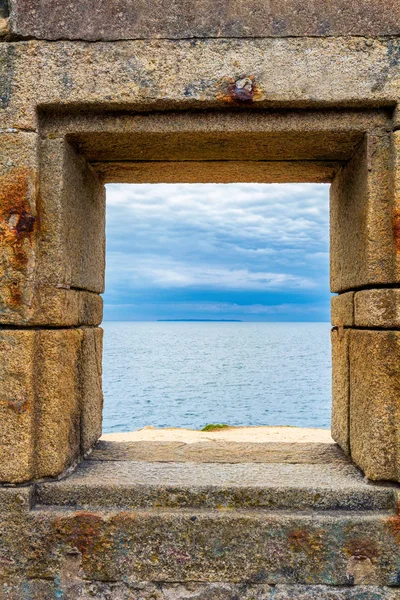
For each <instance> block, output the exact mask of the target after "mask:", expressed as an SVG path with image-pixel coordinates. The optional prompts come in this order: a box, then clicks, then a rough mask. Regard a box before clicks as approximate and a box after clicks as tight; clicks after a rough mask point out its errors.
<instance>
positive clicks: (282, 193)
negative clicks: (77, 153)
mask: <svg viewBox="0 0 400 600" xmlns="http://www.w3.org/2000/svg"><path fill="white" fill-rule="evenodd" d="M328 209H329V207H328V186H326V185H310V184H298V185H294V184H288V185H282V184H274V185H263V184H219V185H216V184H206V185H200V184H199V185H197V184H191V185H190V184H176V185H173V184H157V185H145V184H139V185H133V186H128V185H109V186H107V271H106V286H107V293H106V295H105V303H106V308H107V305H108V303H109V304H110V306H111V303H112V305H113V306H114V307H115V306H116V305H117V304H118V299H119V300H120V305H121V306H122V305H124V306H125V307H126V306H127V305H129V304H130V302H129V298H130V299H137V298H141V303H140V302H139V304H137V305H136V306H135V317H136V316H137V315H138V314H139V315H140V314H141V313H143V317H144V318H145V317H146V315H148V308H149V306H150V304H151V303H152V300H153V299H154V298H155V296H156V295H157V294H159V295H160V294H161V295H162V298H161V297H160V299H159V309H160V311H159V312H160V314H163V315H164V311H165V309H168V307H169V308H170V309H171V306H172V300H173V301H174V302H175V303H179V302H183V301H184V300H185V298H186V297H187V296H188V294H190V297H191V301H192V302H195V300H196V293H197V294H198V297H197V299H199V298H200V297H201V298H204V296H205V295H206V294H208V295H209V296H210V297H211V296H212V297H213V298H214V297H215V295H216V294H218V292H220V294H222V295H224V301H225V294H226V292H228V291H231V292H235V294H236V295H238V294H246V293H247V294H253V295H257V294H258V295H260V294H263V297H262V298H261V300H262V302H261V304H260V302H258V300H260V298H257V302H256V304H257V305H258V304H260V305H262V306H266V307H269V306H270V305H271V303H272V302H273V300H275V299H276V297H275V296H276V293H277V292H278V291H279V292H281V293H282V294H283V295H284V296H283V297H284V298H286V300H287V302H286V301H285V302H283V303H282V306H285V307H286V308H285V310H286V311H287V314H288V315H289V313H290V306H292V307H293V315H295V309H294V305H295V304H296V302H297V300H298V297H297V296H298V294H299V293H303V294H304V295H305V296H304V298H307V302H308V304H309V305H310V307H311V305H312V302H313V297H311V296H312V294H314V297H315V298H318V302H320V301H321V298H322V297H324V302H325V304H326V305H327V303H328V300H329V292H328V252H329V249H328ZM168 291H170V294H171V295H170V297H169V296H168ZM196 291H197V292H196ZM177 294H181V297H180V298H179V297H177ZM271 294H272V295H275V296H274V298H272V296H271ZM293 294H294V295H296V294H297V296H296V297H294V296H293ZM310 294H311V296H310ZM315 298H314V299H315ZM210 302H211V301H210ZM232 302H233V300H232ZM146 303H147V308H146ZM203 304H204V303H203ZM205 304H207V306H211V305H212V304H210V303H207V302H206V303H205ZM222 304H223V305H226V303H225V302H222ZM228 304H230V303H229V302H228ZM301 304H302V305H304V304H305V302H303V300H302V302H301ZM242 305H243V303H242ZM279 305H280V304H279ZM156 306H157V302H155V303H154V302H153V303H152V307H153V308H152V310H153V312H154V315H155V318H156V317H157V310H156ZM192 306H194V305H193V304H192ZM321 306H322V305H321ZM121 310H122V309H121ZM124 310H125V311H126V310H128V309H124ZM193 310H194V309H193ZM196 310H197V309H196ZM203 310H205V308H203ZM226 310H227V309H226ZM242 310H243V314H245V310H244V309H242ZM115 311H116V309H114V313H113V317H112V318H115ZM188 311H189V313H190V309H189V308H188ZM108 312H109V311H108ZM189 313H188V314H189ZM106 314H107V310H106ZM124 314H125V317H124V318H126V313H125V312H124ZM218 314H219V313H218ZM252 314H255V313H254V312H253V313H252ZM258 314H260V315H261V314H265V315H271V314H272V313H271V311H270V309H269V308H268V310H267V309H266V310H265V312H264V313H263V312H262V311H261V312H259V313H258ZM310 315H311V317H312V311H311V310H310ZM314 316H315V315H314ZM311 317H310V318H311ZM171 318H173V317H171ZM187 318H190V315H189V316H187Z"/></svg>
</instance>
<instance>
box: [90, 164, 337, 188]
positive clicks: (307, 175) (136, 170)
mask: <svg viewBox="0 0 400 600" xmlns="http://www.w3.org/2000/svg"><path fill="white" fill-rule="evenodd" d="M93 166H94V168H95V169H96V171H97V173H98V174H99V176H100V177H101V179H103V180H104V181H106V182H107V183H228V182H232V181H235V182H236V183H242V182H244V183H291V182H292V183H329V182H330V181H332V180H333V178H334V176H335V173H336V172H337V171H338V170H339V168H340V166H341V165H340V163H334V162H331V161H326V162H324V161H313V162H308V161H303V162H301V161H299V162H294V161H290V162H278V161H265V162H261V161H260V162H250V161H246V162H238V161H229V162H226V163H221V162H207V163H205V162H200V163H199V162H194V161H192V162H181V163H179V162H176V163H174V165H173V169H171V163H170V162H161V163H160V162H157V163H155V162H153V163H152V162H147V163H142V162H137V163H126V162H113V163H95V164H94V165H93Z"/></svg>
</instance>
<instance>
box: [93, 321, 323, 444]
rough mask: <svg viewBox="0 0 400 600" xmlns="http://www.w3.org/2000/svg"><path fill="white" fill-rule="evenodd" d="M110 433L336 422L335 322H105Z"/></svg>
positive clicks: (105, 381) (106, 411)
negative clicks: (332, 353) (212, 425)
mask: <svg viewBox="0 0 400 600" xmlns="http://www.w3.org/2000/svg"><path fill="white" fill-rule="evenodd" d="M103 327H104V358H103V387H104V404H105V405H104V422H103V431H104V432H105V433H110V432H116V431H132V430H135V429H139V428H140V427H144V426H145V425H154V426H156V427H189V428H193V429H199V428H201V427H204V425H206V424H207V423H229V424H231V425H297V426H301V427H323V428H329V427H330V416H331V358H330V341H329V330H330V325H329V324H328V323H137V322H136V323H132V322H131V323H129V322H124V323H122V322H121V323H116V322H107V323H103Z"/></svg>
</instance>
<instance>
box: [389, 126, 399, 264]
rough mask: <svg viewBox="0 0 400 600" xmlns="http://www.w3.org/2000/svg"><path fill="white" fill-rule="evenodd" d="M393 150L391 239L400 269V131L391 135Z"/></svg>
mask: <svg viewBox="0 0 400 600" xmlns="http://www.w3.org/2000/svg"><path fill="white" fill-rule="evenodd" d="M392 144H393V145H392V150H393V163H392V165H391V167H392V169H393V173H392V178H393V207H392V210H393V222H392V226H393V240H394V246H395V249H396V260H395V263H396V269H397V270H398V269H400V131H395V132H394V133H393V135H392Z"/></svg>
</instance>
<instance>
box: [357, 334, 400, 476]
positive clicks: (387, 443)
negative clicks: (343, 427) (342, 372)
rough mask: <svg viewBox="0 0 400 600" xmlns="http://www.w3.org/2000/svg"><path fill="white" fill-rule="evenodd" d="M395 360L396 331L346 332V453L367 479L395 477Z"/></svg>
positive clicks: (398, 383) (399, 346) (399, 465)
mask: <svg viewBox="0 0 400 600" xmlns="http://www.w3.org/2000/svg"><path fill="white" fill-rule="evenodd" d="M399 360H400V332H397V331H367V330H365V331H363V330H357V331H352V332H351V336H350V448H351V457H352V459H353V460H354V461H355V462H356V464H357V465H359V466H360V467H361V469H362V470H363V471H364V473H365V474H366V476H367V477H369V478H370V479H383V480H384V479H388V480H397V481H398V480H399V479H400V460H399V448H400V443H399V427H398V423H399V418H400V404H399V395H400V371H399Z"/></svg>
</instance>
